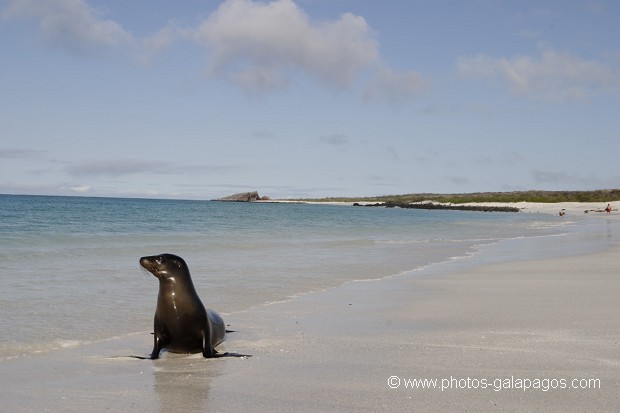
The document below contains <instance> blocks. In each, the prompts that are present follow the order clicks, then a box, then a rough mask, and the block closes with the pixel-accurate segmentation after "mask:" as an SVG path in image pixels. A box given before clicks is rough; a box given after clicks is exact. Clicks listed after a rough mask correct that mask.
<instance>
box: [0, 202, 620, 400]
mask: <svg viewBox="0 0 620 413" xmlns="http://www.w3.org/2000/svg"><path fill="white" fill-rule="evenodd" d="M581 214H583V212H582V213H581ZM618 218H620V216H618V215H616V216H614V215H612V216H611V218H609V219H608V220H607V221H606V222H607V224H606V225H607V227H606V228H604V227H602V226H601V227H599V228H598V229H599V232H598V233H597V234H594V236H596V237H598V238H602V239H603V240H608V241H607V244H608V247H607V248H606V249H605V251H601V252H594V253H592V252H588V253H585V254H579V253H576V251H578V248H574V247H579V245H580V244H579V243H580V242H581V243H584V242H588V240H589V239H590V238H588V237H591V236H593V235H592V234H589V235H587V236H585V235H584V234H581V235H580V234H577V239H576V240H570V242H571V243H573V244H575V245H572V246H571V245H564V246H563V248H566V253H567V254H569V256H565V257H556V258H548V257H546V256H544V254H543V258H542V259H539V257H538V256H537V255H535V254H533V253H532V252H531V251H532V250H537V249H540V248H542V249H545V248H547V250H546V253H547V254H551V255H553V253H552V251H551V249H552V248H554V246H553V245H549V244H547V247H545V244H544V243H542V244H540V245H539V244H535V243H533V240H531V239H524V240H512V241H511V242H512V243H513V244H511V246H510V247H511V248H512V247H514V248H515V250H518V251H522V250H524V249H525V253H524V256H525V257H529V258H526V259H522V256H521V255H508V260H507V261H506V260H505V259H506V254H507V252H505V251H504V252H502V251H488V250H487V251H483V252H482V253H481V254H480V255H479V256H478V258H477V259H475V260H473V261H470V262H469V263H468V264H467V265H463V263H459V262H455V263H444V264H442V265H440V266H439V267H435V268H433V269H432V270H428V271H427V270H422V271H413V272H409V273H407V274H403V275H398V276H392V277H386V278H382V279H378V280H369V281H352V282H348V283H345V284H343V285H341V286H339V287H335V288H330V289H328V290H324V291H319V292H316V293H311V294H305V295H301V296H298V297H295V298H294V299H292V300H289V301H286V302H281V303H274V304H271V305H268V306H262V307H259V308H252V309H251V310H250V311H247V312H240V313H234V314H231V315H229V316H228V317H227V319H226V321H227V322H228V323H230V324H231V326H232V327H233V329H234V330H236V331H237V332H235V333H232V334H231V335H230V336H229V338H228V340H227V341H226V342H225V343H224V344H223V345H221V346H220V348H219V351H221V352H224V351H233V352H239V353H245V354H251V355H252V356H253V357H251V358H248V359H236V358H230V359H226V358H224V359H216V360H204V359H202V357H201V356H200V355H190V356H181V355H173V354H166V355H165V356H164V357H162V359H160V360H157V361H150V360H136V359H131V358H127V357H119V356H126V355H130V354H136V353H138V354H142V353H143V352H146V351H147V350H149V349H150V346H151V340H152V339H151V336H150V335H148V334H136V335H130V336H123V337H117V338H111V339H110V340H109V341H105V342H99V343H94V344H88V345H84V346H80V347H78V348H67V349H62V350H58V351H53V352H49V353H46V354H40V355H33V356H32V357H25V358H21V359H16V360H6V361H3V362H2V363H0V376H1V377H2V379H0V380H1V384H2V386H0V387H1V388H2V390H0V393H1V394H2V398H3V400H4V401H5V406H6V408H7V409H8V410H11V411H15V412H20V411H44V410H45V411H51V412H56V411H58V412H60V411H83V410H88V411H92V412H99V411H110V410H112V411H121V410H122V411H127V409H131V410H132V411H144V412H147V411H149V412H150V411H162V412H163V411H166V412H170V411H174V410H175V409H177V410H178V409H183V410H184V411H205V410H209V411H223V412H228V411H334V410H338V411H360V410H366V411H371V410H374V411H378V410H399V411H400V410H416V411H455V410H471V411H488V410H499V411H504V410H507V411H584V410H591V411H613V410H614V409H615V407H616V406H617V405H618V404H619V403H620V394H619V393H618V392H617V391H616V390H617V388H618V386H619V385H620V377H619V376H618V374H617V372H618V369H619V368H620V356H619V355H618V352H617V343H618V341H619V340H620V335H619V333H618V331H620V320H618V319H617V317H616V314H618V312H619V310H620V304H619V303H618V300H617V296H618V295H619V294H620V284H619V280H618V277H617V274H618V273H620V260H619V259H618V253H619V252H620V248H619V246H618V240H619V234H618V233H619V231H620V228H619V225H620V220H619V219H618ZM605 231H606V232H605ZM562 242H569V241H564V240H562ZM528 251H529V252H528ZM542 252H543V253H545V251H542ZM493 254H499V255H502V254H503V255H504V260H500V262H494V261H493V258H494V257H493ZM576 254H577V255H576ZM511 259H512V260H511ZM391 376H398V377H399V379H400V383H401V386H402V387H400V386H399V387H398V388H390V387H389V385H388V378H389V377H391ZM510 377H516V378H521V379H524V378H529V379H535V378H539V379H542V378H548V379H554V378H555V379H561V378H564V379H570V378H577V377H579V378H592V379H599V380H600V382H601V383H602V386H601V388H599V389H588V390H584V389H580V390H577V389H548V391H543V390H541V389H538V390H536V389H530V390H527V391H524V390H522V389H502V390H501V391H496V390H494V389H484V390H483V389H481V388H478V389H471V388H470V389H462V388H461V389H449V390H448V391H439V390H431V389H424V390H411V389H405V388H404V384H403V383H404V381H403V380H405V379H410V378H428V379H432V378H435V379H445V378H456V379H459V380H460V379H466V378H470V379H478V380H481V379H483V378H486V379H494V380H495V379H497V378H502V379H507V378H510ZM457 384H458V382H457Z"/></svg>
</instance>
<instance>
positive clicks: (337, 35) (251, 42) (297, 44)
mask: <svg viewBox="0 0 620 413" xmlns="http://www.w3.org/2000/svg"><path fill="white" fill-rule="evenodd" d="M194 35H195V38H196V39H197V40H198V41H199V42H200V43H202V44H204V45H206V46H207V47H208V48H209V51H210V61H209V66H208V69H207V74H208V75H217V74H222V73H226V74H228V75H229V77H230V78H231V80H233V81H236V82H237V83H239V84H240V85H242V86H243V87H245V88H247V89H256V90H260V89H270V88H273V87H277V86H282V85H285V84H286V83H287V81H288V78H289V73H287V72H288V71H291V70H292V71H301V72H303V73H304V74H306V75H310V76H312V77H314V78H316V79H318V80H320V81H321V82H323V83H326V84H328V85H330V86H336V87H345V86H348V85H349V84H351V83H352V82H353V80H354V79H355V76H356V75H357V73H358V72H359V71H360V70H362V69H364V68H367V67H368V66H369V65H371V64H372V63H374V62H376V61H377V60H378V59H379V50H378V44H377V41H376V40H375V39H374V33H373V31H372V29H371V28H370V27H369V26H368V24H367V23H366V20H364V18H363V17H360V16H354V15H353V14H350V13H346V14H343V15H342V16H340V18H339V19H337V20H333V21H323V22H313V21H311V20H310V18H309V17H308V16H307V15H306V14H305V12H304V11H303V10H302V9H300V8H299V7H298V6H297V5H296V4H295V3H294V2H293V1H291V0H275V1H273V2H270V3H259V2H253V1H250V0H227V1H225V2H224V3H222V4H221V5H220V7H219V8H218V9H217V10H216V11H215V12H213V13H212V14H211V15H210V16H209V17H208V18H207V19H206V20H205V21H204V22H203V23H202V24H201V25H200V27H199V28H198V29H197V30H196V31H195V33H194Z"/></svg>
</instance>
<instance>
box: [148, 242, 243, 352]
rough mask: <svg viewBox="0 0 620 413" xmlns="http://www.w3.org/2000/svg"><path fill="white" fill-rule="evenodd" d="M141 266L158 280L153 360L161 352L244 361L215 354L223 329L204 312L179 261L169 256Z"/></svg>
mask: <svg viewBox="0 0 620 413" xmlns="http://www.w3.org/2000/svg"><path fill="white" fill-rule="evenodd" d="M140 265H141V266H142V267H144V268H145V269H146V270H148V271H149V272H150V273H151V274H153V275H154V276H155V277H157V278H158V279H159V295H158V296H157V309H156V310H155V319H154V333H153V334H154V345H153V351H152V352H151V357H150V358H151V359H152V360H155V359H157V358H159V353H160V351H161V350H162V349H166V350H168V351H170V352H172V353H200V352H202V355H203V357H205V358H213V357H227V356H228V357H246V356H245V355H242V354H237V353H223V354H220V353H218V352H217V351H216V350H215V347H216V346H217V345H218V344H220V343H221V342H222V341H224V338H225V336H226V325H225V324H224V320H222V317H220V316H219V314H217V313H216V312H215V311H213V310H208V309H205V307H204V305H203V304H202V302H201V301H200V297H198V294H197V293H196V289H195V288H194V284H193V283H192V278H191V276H190V274H189V269H188V267H187V264H186V263H185V261H184V260H183V259H182V258H181V257H178V256H176V255H172V254H161V255H153V256H150V257H142V258H140Z"/></svg>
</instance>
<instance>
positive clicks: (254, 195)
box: [215, 191, 271, 202]
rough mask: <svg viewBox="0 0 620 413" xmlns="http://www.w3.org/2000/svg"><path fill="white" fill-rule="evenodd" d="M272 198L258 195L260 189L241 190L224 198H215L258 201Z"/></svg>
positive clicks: (231, 200)
mask: <svg viewBox="0 0 620 413" xmlns="http://www.w3.org/2000/svg"><path fill="white" fill-rule="evenodd" d="M270 199H271V198H269V197H268V196H266V195H265V196H260V195H258V191H252V192H241V193H239V194H234V195H229V196H226V197H224V198H219V199H215V201H224V202H256V201H269V200H270Z"/></svg>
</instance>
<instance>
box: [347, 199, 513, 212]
mask: <svg viewBox="0 0 620 413" xmlns="http://www.w3.org/2000/svg"><path fill="white" fill-rule="evenodd" d="M353 206H364V207H384V208H405V209H447V210H453V211H478V212H519V208H516V207H508V206H482V205H446V204H435V203H432V202H424V203H416V204H411V203H407V202H390V201H388V202H379V203H376V204H365V205H362V204H359V203H357V202H356V203H354V204H353Z"/></svg>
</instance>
